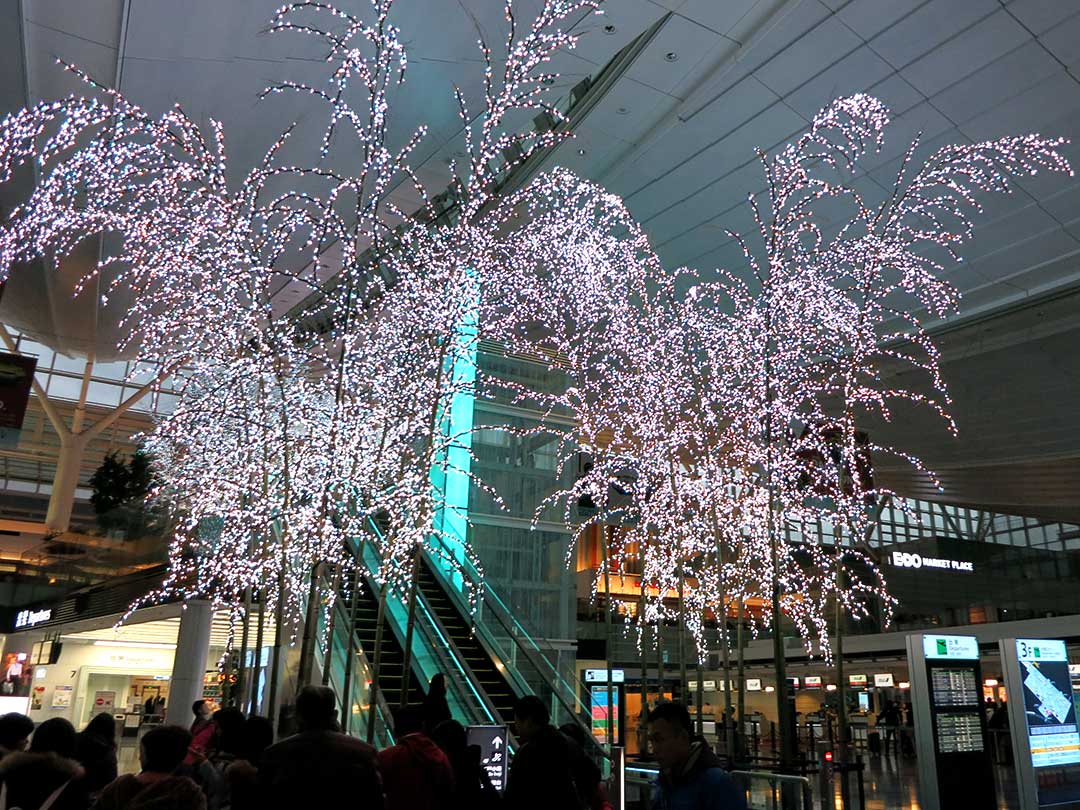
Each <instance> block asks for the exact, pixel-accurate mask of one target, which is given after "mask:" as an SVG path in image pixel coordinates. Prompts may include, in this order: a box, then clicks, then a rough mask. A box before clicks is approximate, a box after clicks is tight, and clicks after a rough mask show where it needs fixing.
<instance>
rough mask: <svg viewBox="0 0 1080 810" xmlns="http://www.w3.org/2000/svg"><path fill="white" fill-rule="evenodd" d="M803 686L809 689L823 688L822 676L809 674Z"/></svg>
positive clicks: (804, 679)
mask: <svg viewBox="0 0 1080 810" xmlns="http://www.w3.org/2000/svg"><path fill="white" fill-rule="evenodd" d="M803 686H804V687H805V688H807V689H820V688H821V676H820V675H807V676H806V677H805V678H803Z"/></svg>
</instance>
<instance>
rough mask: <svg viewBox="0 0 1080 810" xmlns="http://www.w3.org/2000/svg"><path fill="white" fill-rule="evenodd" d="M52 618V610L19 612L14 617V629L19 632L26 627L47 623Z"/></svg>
mask: <svg viewBox="0 0 1080 810" xmlns="http://www.w3.org/2000/svg"><path fill="white" fill-rule="evenodd" d="M51 618H52V608H44V609H42V610H20V611H19V612H18V613H17V614H16V615H15V629H16V630H21V629H23V628H26V627H34V626H35V625H38V624H41V623H42V622H47V621H49V620H50V619H51Z"/></svg>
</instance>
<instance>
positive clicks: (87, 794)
mask: <svg viewBox="0 0 1080 810" xmlns="http://www.w3.org/2000/svg"><path fill="white" fill-rule="evenodd" d="M192 712H193V715H194V719H193V722H192V724H191V727H190V728H182V727H180V726H170V725H162V726H154V727H151V728H150V729H149V730H147V731H145V732H144V733H143V734H142V736H141V739H140V740H139V762H140V770H139V772H138V773H136V774H124V775H120V776H118V775H117V770H118V769H117V743H116V725H115V722H114V721H113V718H112V716H111V715H109V714H99V715H97V716H96V717H94V718H93V719H92V720H91V721H90V723H89V724H88V725H87V727H86V729H85V730H83V731H82V732H78V733H76V731H75V728H74V727H73V726H72V724H71V723H69V722H68V721H67V720H65V719H62V718H53V719H50V720H46V721H44V722H43V723H41V724H40V725H38V726H37V727H36V728H35V727H34V724H33V722H32V721H31V720H30V719H29V718H27V717H26V716H24V715H21V714H7V715H4V716H2V717H0V810H9V809H10V808H21V810H89V808H95V809H98V810H253V809H254V808H277V807H281V808H285V807H288V808H296V807H311V808H316V807H329V806H332V805H338V804H341V802H342V800H343V799H347V803H348V804H349V805H351V806H354V807H358V808H364V809H365V810H367V809H368V808H372V810H495V809H496V808H507V810H509V808H513V810H541V808H543V810H554V809H558V810H563V809H564V808H565V810H611V807H612V805H611V803H610V801H609V799H608V795H607V791H606V789H605V785H604V782H603V781H602V779H601V773H600V769H599V768H598V767H597V765H596V764H595V763H594V762H593V761H592V759H590V758H589V756H587V754H586V743H587V738H586V737H585V735H584V732H583V731H582V730H581V728H580V726H578V725H576V724H569V725H566V726H563V727H562V728H558V729H557V728H555V727H554V726H553V725H552V724H551V720H550V717H549V714H548V710H547V707H546V706H545V705H544V703H543V701H541V700H540V699H539V698H537V697H534V696H528V697H524V698H522V699H521V700H520V701H519V702H518V704H517V706H516V707H515V712H514V726H515V732H516V736H517V744H518V749H517V751H516V755H515V756H514V758H513V760H512V762H511V765H510V769H509V776H508V779H507V783H506V786H505V791H504V793H503V794H502V795H500V794H499V793H498V792H497V791H496V790H495V789H494V788H493V787H492V785H491V783H490V781H489V778H488V774H487V771H486V769H485V768H484V766H483V763H482V761H481V753H480V749H479V747H478V746H470V745H469V744H468V740H467V733H466V729H465V728H464V727H463V726H462V725H461V724H460V723H458V722H457V721H456V720H454V719H453V718H452V717H451V716H450V710H449V706H448V705H447V703H446V695H445V683H444V682H436V683H433V684H432V688H431V689H429V693H428V698H427V699H426V700H425V701H424V703H423V704H422V705H415V706H405V707H402V708H401V709H399V710H398V711H397V712H396V713H395V715H394V739H395V744H394V745H392V746H390V747H388V748H385V749H383V750H382V751H376V750H375V749H374V748H373V747H372V746H370V745H368V744H367V743H364V742H362V741H360V740H358V739H356V738H354V737H350V736H349V735H347V734H344V733H342V731H341V728H340V726H339V725H338V722H337V701H336V697H335V695H334V693H333V692H332V691H331V690H330V689H328V688H326V687H320V686H309V687H305V688H304V689H302V690H301V691H300V693H299V694H298V695H297V698H296V703H295V712H296V717H295V720H296V726H297V731H296V733H295V734H293V735H291V736H289V737H286V738H285V739H283V740H281V741H280V742H278V743H276V744H274V743H273V728H272V726H271V724H270V721H269V720H268V719H266V718H265V717H259V716H255V715H252V716H245V715H244V714H243V713H242V712H241V711H240V710H239V709H234V708H224V709H220V710H218V711H216V712H214V713H213V714H211V712H210V707H209V706H208V704H206V703H205V702H204V701H197V702H196V703H195V704H194V705H193V706H192ZM648 723H649V740H650V742H651V743H652V747H653V750H654V752H655V756H656V759H657V761H658V763H659V764H660V766H661V778H660V782H659V784H658V785H657V787H656V794H655V796H654V799H653V803H652V807H653V810H744V808H745V806H746V805H745V802H744V800H743V797H742V794H741V792H740V791H739V790H738V789H737V788H736V787H735V784H734V782H732V780H731V778H730V777H729V776H728V775H727V773H726V772H725V771H723V770H722V769H721V767H720V763H719V760H717V758H716V757H715V755H714V754H713V753H712V751H711V750H710V749H709V747H708V746H707V745H706V744H705V743H704V741H703V740H701V739H698V738H695V737H694V735H693V727H692V724H691V722H690V715H689V713H688V712H687V710H686V708H685V707H683V706H681V705H679V704H672V703H667V704H663V705H661V706H658V707H657V708H656V709H655V710H654V711H653V712H652V714H650V716H649V718H648Z"/></svg>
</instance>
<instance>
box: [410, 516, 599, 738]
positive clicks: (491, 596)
mask: <svg viewBox="0 0 1080 810" xmlns="http://www.w3.org/2000/svg"><path fill="white" fill-rule="evenodd" d="M431 537H433V538H435V540H436V541H437V542H438V543H439V544H440V545H442V547H443V550H444V551H445V553H446V554H450V555H451V559H455V562H456V563H457V564H458V565H459V566H461V567H460V568H459V570H465V569H464V566H463V565H462V563H461V561H458V560H456V558H454V557H453V556H452V554H451V551H450V550H449V549H447V548H446V545H445V541H444V539H443V538H442V537H441V536H440V535H439V534H438V533H432V535H431ZM425 554H426V555H427V560H428V562H429V564H430V565H429V567H430V568H431V569H432V570H433V571H434V573H435V574H436V576H438V577H440V578H442V579H445V575H444V573H443V572H442V570H441V569H440V567H439V565H438V563H437V560H435V559H434V558H433V557H432V556H431V554H430V552H425ZM469 568H470V569H472V572H473V573H474V574H475V575H474V576H470V580H471V581H472V583H473V587H474V588H475V587H476V585H477V580H478V579H479V584H482V586H483V596H484V604H485V605H488V604H489V603H490V604H492V605H493V606H494V609H493V610H492V612H493V613H494V614H495V618H496V620H498V622H499V624H500V625H502V627H503V629H504V630H505V631H506V633H507V636H508V637H509V638H510V639H512V640H513V642H514V643H515V644H516V645H517V647H518V649H520V650H521V652H522V653H524V655H525V657H526V659H528V661H529V663H531V664H532V665H533V666H534V667H535V668H536V669H537V671H538V672H540V673H541V675H543V676H544V677H548V678H550V679H551V681H552V682H553V685H555V684H558V685H559V686H561V688H557V689H554V690H553V693H554V695H555V698H556V699H557V700H558V701H559V703H560V704H561V705H562V707H563V709H565V710H566V712H567V714H569V715H570V716H571V717H572V718H573V719H574V721H575V722H576V723H578V724H579V725H581V726H584V725H585V724H584V723H583V722H582V721H581V717H580V713H581V712H585V713H588V711H589V707H588V706H587V705H586V704H585V703H584V701H582V700H581V699H580V698H579V697H578V696H577V692H576V691H575V690H574V689H573V687H572V686H571V685H570V684H568V683H567V682H566V679H565V678H563V677H562V675H561V674H559V672H558V670H556V669H555V667H554V666H552V664H551V662H550V661H549V660H548V659H547V656H545V655H544V654H543V652H542V651H541V650H540V647H539V645H538V644H537V643H536V641H535V639H533V637H532V636H531V635H529V634H528V632H527V631H526V630H525V628H524V627H522V626H521V624H520V623H519V622H518V621H517V620H516V619H515V618H514V617H513V615H512V614H511V613H510V611H509V610H508V609H507V607H506V605H505V604H504V603H503V601H502V600H501V599H500V598H499V596H498V594H496V593H495V591H494V589H493V588H492V587H491V585H490V584H489V583H488V582H487V580H486V579H483V578H481V577H480V576H479V572H476V571H475V568H473V566H472V565H471V564H469ZM443 590H445V591H447V592H448V593H450V594H451V596H452V598H454V599H456V600H457V601H458V607H459V608H461V609H463V610H464V615H469V608H468V606H466V605H464V604H463V601H464V600H462V598H461V595H460V593H459V592H458V591H457V589H455V588H452V587H450V588H444V589H443ZM511 624H512V625H514V626H515V627H516V628H517V629H518V630H519V631H520V632H521V633H522V634H524V635H525V637H526V638H528V640H529V641H530V642H532V646H533V648H534V649H529V647H528V646H526V645H525V644H524V643H523V641H522V639H521V637H520V636H519V635H518V633H515V632H514V629H513V628H512V627H511V626H510V625H511ZM473 627H474V628H476V630H477V631H478V635H479V636H480V639H481V641H482V642H483V643H484V645H485V646H486V647H487V648H488V654H489V655H492V656H493V657H496V660H499V659H501V658H502V657H503V656H502V655H501V654H498V655H497V656H496V655H495V652H494V651H497V650H498V649H499V646H498V643H497V642H496V641H494V640H493V639H492V638H491V637H490V631H489V630H488V629H487V628H486V627H485V626H484V625H483V623H475V622H474V624H473ZM537 658H539V659H540V661H542V662H543V663H544V664H545V665H546V667H547V670H548V671H550V675H549V674H548V673H547V672H545V670H544V668H543V667H541V666H540V665H539V663H538V661H537ZM504 666H505V667H506V670H505V671H507V672H510V673H512V674H513V675H514V676H516V677H517V678H518V679H520V680H521V681H524V678H522V676H521V675H520V673H519V672H518V671H517V668H516V667H512V666H509V662H504ZM525 688H526V690H528V691H531V690H530V689H529V687H528V685H527V683H526V684H525ZM564 690H565V692H566V693H567V694H569V695H572V696H573V700H574V703H575V704H577V708H576V709H575V707H574V706H572V705H570V704H569V703H567V701H566V698H565V697H564V696H563V694H562V693H563V691H564ZM585 731H586V736H587V737H588V738H589V739H592V740H594V741H595V738H594V737H593V736H592V732H591V730H590V729H588V728H585ZM596 748H597V749H598V750H599V751H600V753H601V754H602V755H603V756H604V757H605V758H610V756H611V755H610V754H609V753H608V751H607V750H606V749H604V748H603V746H601V745H600V744H599V743H598V742H597V743H596Z"/></svg>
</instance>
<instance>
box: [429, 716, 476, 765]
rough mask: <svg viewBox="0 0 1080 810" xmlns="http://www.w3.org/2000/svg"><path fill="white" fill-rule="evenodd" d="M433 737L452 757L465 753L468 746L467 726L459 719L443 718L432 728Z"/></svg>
mask: <svg viewBox="0 0 1080 810" xmlns="http://www.w3.org/2000/svg"><path fill="white" fill-rule="evenodd" d="M431 739H433V740H434V741H435V744H436V745H437V746H439V748H441V749H442V750H443V751H444V752H445V753H446V754H447V755H448V756H451V757H454V756H457V755H459V754H462V753H464V752H465V750H466V748H468V737H467V736H466V735H465V726H463V725H461V723H459V722H458V721H457V720H443V721H442V722H441V723H439V725H437V726H435V728H433V729H432V730H431Z"/></svg>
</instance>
